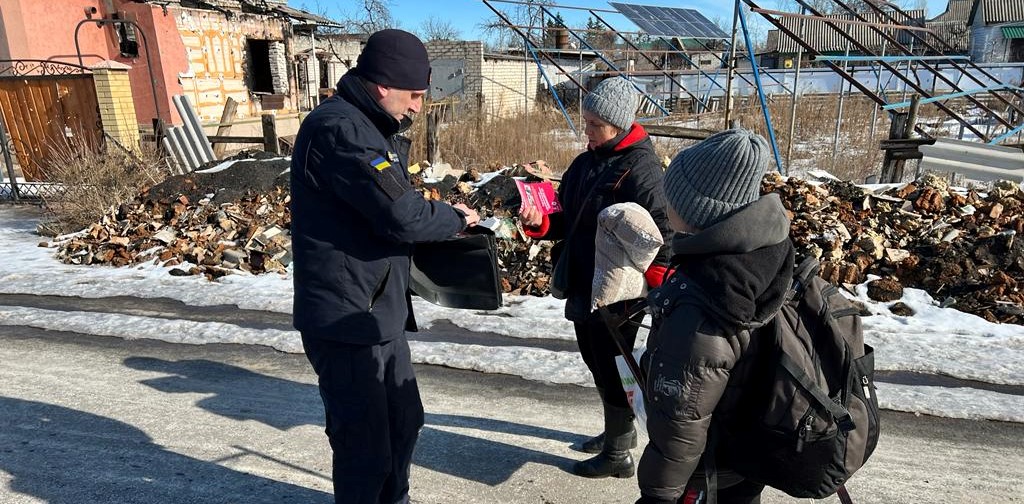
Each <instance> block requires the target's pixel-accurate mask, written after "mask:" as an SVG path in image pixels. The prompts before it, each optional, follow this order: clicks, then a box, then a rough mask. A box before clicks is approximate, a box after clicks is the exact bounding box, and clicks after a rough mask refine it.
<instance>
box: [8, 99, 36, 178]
mask: <svg viewBox="0 0 1024 504" xmlns="http://www.w3.org/2000/svg"><path fill="white" fill-rule="evenodd" d="M18 89H19V86H18V85H17V84H14V85H13V86H11V87H10V89H9V90H8V94H7V99H8V107H10V108H11V110H12V111H13V115H14V123H13V127H12V128H11V129H12V130H13V131H14V133H12V135H11V137H12V138H14V152H15V153H17V162H18V164H20V165H22V175H23V176H25V179H26V180H30V181H33V180H36V171H37V170H36V168H35V162H34V159H35V158H34V153H33V150H34V146H33V144H32V143H31V141H32V135H33V133H32V124H31V122H30V121H29V111H28V108H27V107H25V102H24V101H23V99H24V98H23V97H22V96H19V93H18Z"/></svg>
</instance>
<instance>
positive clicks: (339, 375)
mask: <svg viewBox="0 0 1024 504" xmlns="http://www.w3.org/2000/svg"><path fill="white" fill-rule="evenodd" d="M302 345H303V347H304V348H305V350H306V357H307V358H308V359H309V362H310V363H311V364H312V365H313V369H314V370H315V371H316V374H317V376H318V377H319V384H320V397H321V399H323V402H324V411H325V412H326V416H327V418H326V420H327V429H326V431H327V437H328V439H329V440H330V443H331V448H332V449H333V450H334V473H333V476H334V501H335V502H337V503H342V502H344V503H346V504H396V503H407V502H409V466H410V465H411V464H412V453H413V449H414V447H415V445H416V438H417V437H418V436H419V431H420V428H421V427H423V403H422V402H420V393H419V389H418V388H417V386H416V377H415V375H414V374H413V369H412V362H411V361H410V357H409V343H408V342H407V341H406V339H405V338H404V337H403V338H398V339H395V340H392V341H388V342H386V343H382V344H379V345H348V344H344V343H336V342H332V341H325V340H320V339H315V338H307V337H305V336H303V338H302Z"/></svg>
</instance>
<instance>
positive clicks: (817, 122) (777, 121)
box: [736, 95, 889, 182]
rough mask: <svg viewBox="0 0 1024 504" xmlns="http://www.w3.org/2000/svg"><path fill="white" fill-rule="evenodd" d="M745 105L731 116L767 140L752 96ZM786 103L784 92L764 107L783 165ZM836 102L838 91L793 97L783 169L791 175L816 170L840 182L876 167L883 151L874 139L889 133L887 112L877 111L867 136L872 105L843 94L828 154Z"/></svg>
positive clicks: (874, 171) (788, 105)
mask: <svg viewBox="0 0 1024 504" xmlns="http://www.w3.org/2000/svg"><path fill="white" fill-rule="evenodd" d="M747 103H749V104H750V106H747V107H744V108H742V109H740V110H739V111H738V113H737V114H736V117H737V118H738V119H739V120H740V123H741V124H742V126H743V127H745V128H750V129H752V130H754V131H757V132H758V133H760V134H762V135H764V136H765V138H767V137H768V129H767V127H766V126H765V123H764V116H763V114H762V112H761V107H760V103H759V102H758V101H757V98H756V97H752V98H750V99H748V100H747ZM791 103H792V101H791V100H790V99H789V97H788V96H782V95H776V96H774V98H773V100H772V101H771V103H769V105H768V109H769V111H770V112H771V117H772V124H773V126H774V127H775V138H776V140H777V141H778V144H779V153H780V156H781V157H782V162H783V164H786V152H787V147H788V145H789V124H790V118H791V117H792V116H791V113H790V108H791ZM838 103H839V95H817V96H815V95H807V96H802V97H800V98H798V99H797V102H796V127H795V128H794V131H793V137H794V138H793V140H794V146H793V156H792V161H791V163H790V164H791V165H792V166H789V167H787V168H788V169H789V172H790V173H791V174H800V173H804V172H806V171H807V170H814V169H820V170H827V171H829V172H831V173H832V174H833V175H835V176H837V177H839V178H841V179H844V180H850V181H853V182H863V181H864V179H865V178H866V177H867V176H869V175H873V174H877V173H879V171H880V170H881V166H882V155H883V153H882V151H881V150H880V149H879V141H880V140H882V139H883V138H887V137H888V136H889V119H888V116H887V115H886V114H885V113H883V112H878V114H877V117H876V124H875V132H874V136H872V135H871V116H872V110H873V109H874V108H875V107H876V105H875V104H874V102H872V101H871V100H870V99H868V98H867V97H864V96H861V95H852V96H847V97H846V100H845V103H844V106H843V119H842V122H841V123H840V129H839V143H838V147H837V149H836V151H835V153H834V154H833V141H834V138H835V125H836V118H837V117H838V112H839V111H838Z"/></svg>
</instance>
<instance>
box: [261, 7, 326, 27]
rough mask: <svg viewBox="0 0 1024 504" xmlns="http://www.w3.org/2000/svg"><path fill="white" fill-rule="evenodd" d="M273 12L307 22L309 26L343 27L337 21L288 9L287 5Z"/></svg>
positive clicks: (291, 8) (275, 8) (299, 10)
mask: <svg viewBox="0 0 1024 504" xmlns="http://www.w3.org/2000/svg"><path fill="white" fill-rule="evenodd" d="M273 10H275V11H277V12H280V13H281V14H284V15H286V16H288V17H290V18H292V19H296V20H299V21H306V22H308V23H309V24H315V25H320V26H335V27H341V25H340V24H339V23H338V22H337V21H334V20H332V19H328V18H325V17H323V16H318V15H316V14H313V13H312V12H307V11H304V10H302V9H296V8H294V7H288V6H287V5H282V6H278V7H274V8H273Z"/></svg>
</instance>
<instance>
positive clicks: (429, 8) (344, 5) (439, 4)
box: [288, 0, 946, 40]
mask: <svg viewBox="0 0 1024 504" xmlns="http://www.w3.org/2000/svg"><path fill="white" fill-rule="evenodd" d="M619 1H623V3H636V4H642V5H660V6H665V7H682V8H688V9H696V10H699V11H700V12H701V13H703V14H704V16H705V17H707V18H709V19H712V20H714V19H715V18H719V19H722V20H725V21H726V23H727V24H728V23H731V19H732V5H733V4H732V2H726V1H723V0H687V1H685V2H673V1H666V0H619ZM288 3H289V4H290V5H292V6H295V7H298V8H303V9H306V10H309V11H311V12H325V13H326V14H327V15H328V16H330V17H332V18H335V19H344V18H346V17H350V16H352V15H354V14H356V11H355V8H354V4H355V2H353V1H351V0H288ZM554 3H556V4H558V5H569V6H576V7H589V8H596V9H611V6H610V5H608V3H607V2H606V1H600V0H592V1H590V2H586V1H572V0H565V1H555V2H554ZM492 4H493V5H494V6H495V8H497V9H499V10H501V11H502V12H505V13H506V14H508V13H511V12H512V11H513V10H514V9H515V8H516V6H515V5H512V4H507V3H499V2H496V1H494V2H492ZM758 4H759V5H761V7H763V8H766V9H777V8H778V7H779V2H778V0H762V1H759V2H758ZM927 5H928V17H933V16H935V15H937V14H939V13H940V12H942V11H943V10H944V9H945V7H946V0H927ZM390 6H391V14H392V16H393V17H394V18H395V19H396V20H397V21H398V23H399V25H400V27H401V28H403V29H406V30H410V31H416V30H418V29H419V28H420V27H421V25H422V24H423V22H424V21H425V20H427V19H429V18H431V17H434V18H436V19H440V20H444V21H449V22H450V23H451V24H452V25H453V26H455V27H456V29H458V30H459V31H460V34H461V38H463V39H466V40H479V39H482V38H483V37H484V34H483V32H482V29H481V27H480V25H481V24H484V23H487V22H489V21H490V20H492V19H494V14H493V12H492V11H491V10H490V9H488V8H487V6H486V5H484V3H483V2H481V1H480V0H391V2H390ZM556 11H558V12H561V14H562V16H563V18H564V19H565V20H566V22H567V23H568V24H569V25H570V26H581V25H583V24H585V23H586V19H587V13H586V12H585V11H574V10H557V9H556ZM602 17H605V15H604V14H602ZM605 19H606V20H607V21H608V22H609V23H611V24H612V25H613V26H615V28H617V29H619V30H622V31H633V30H636V27H635V26H634V25H633V24H632V23H630V22H629V21H628V20H626V19H625V18H623V17H621V16H618V15H616V14H610V15H608V17H605Z"/></svg>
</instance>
